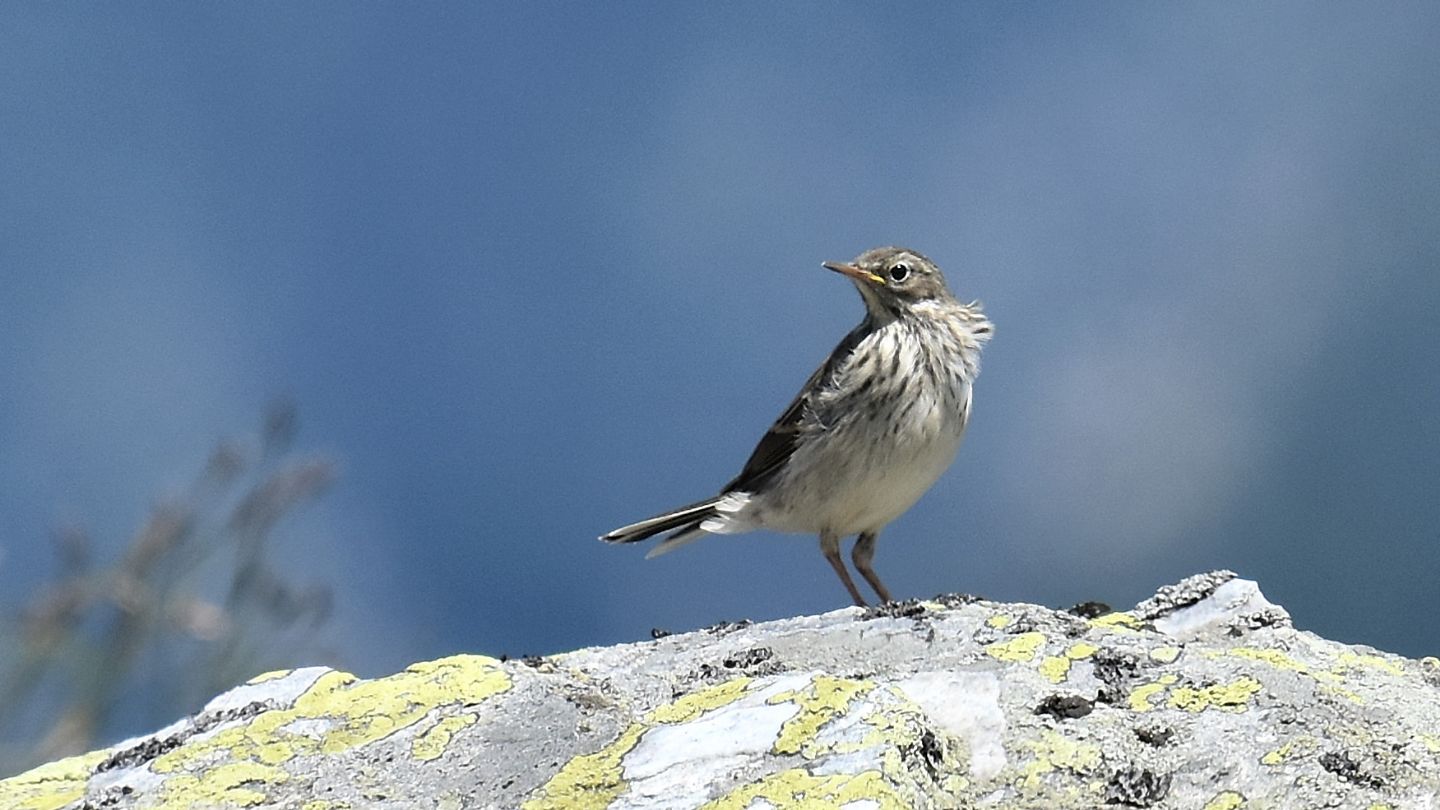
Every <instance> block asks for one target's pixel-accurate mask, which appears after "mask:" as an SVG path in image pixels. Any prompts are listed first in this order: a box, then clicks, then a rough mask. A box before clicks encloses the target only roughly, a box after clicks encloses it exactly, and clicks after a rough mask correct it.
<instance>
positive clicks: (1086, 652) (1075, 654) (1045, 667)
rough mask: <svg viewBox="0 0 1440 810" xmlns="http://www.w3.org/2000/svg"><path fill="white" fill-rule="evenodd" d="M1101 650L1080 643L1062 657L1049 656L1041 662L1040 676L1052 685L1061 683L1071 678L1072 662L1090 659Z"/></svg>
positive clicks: (1072, 646) (1071, 646)
mask: <svg viewBox="0 0 1440 810" xmlns="http://www.w3.org/2000/svg"><path fill="white" fill-rule="evenodd" d="M1099 651H1100V648H1099V647H1097V646H1095V645H1094V644H1087V643H1085V642H1083V641H1082V642H1079V643H1078V644H1071V645H1070V648H1069V649H1068V650H1066V651H1065V654H1064V655H1063V656H1061V655H1047V656H1045V657H1044V658H1042V659H1041V660H1040V667H1039V669H1040V674H1041V675H1043V676H1045V679H1046V680H1048V681H1049V682H1051V683H1060V682H1061V681H1064V680H1065V679H1066V678H1067V677H1069V676H1070V662H1071V661H1079V660H1081V659H1084V658H1089V657H1090V656H1092V655H1094V654H1095V653H1097V652H1099Z"/></svg>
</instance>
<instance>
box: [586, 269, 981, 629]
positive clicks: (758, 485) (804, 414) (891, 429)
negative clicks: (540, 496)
mask: <svg viewBox="0 0 1440 810" xmlns="http://www.w3.org/2000/svg"><path fill="white" fill-rule="evenodd" d="M822 266H823V267H825V268H826V269H829V270H832V271H834V272H836V273H839V274H840V275H842V276H845V277H847V278H848V279H849V280H850V281H851V282H853V283H854V285H855V288H856V289H857V290H858V291H859V293H860V298H861V300H862V301H863V302H864V305H865V317H864V319H863V320H862V321H861V322H860V325H859V326H857V327H855V328H854V329H852V330H851V331H850V332H849V333H848V334H847V335H845V337H844V338H843V339H842V340H841V341H840V343H839V345H837V346H836V347H835V349H834V351H832V352H831V353H830V356H829V357H828V358H826V360H825V362H824V363H823V364H821V366H820V367H819V368H818V369H816V370H815V373H813V374H811V375H810V379H808V380H807V381H806V382H805V385H804V386H803V387H802V388H801V389H800V393H799V394H798V395H797V396H796V397H795V399H794V401H792V402H791V403H790V405H789V407H787V408H786V409H785V411H784V413H782V414H781V415H780V418H779V419H777V420H776V421H775V424H774V425H772V426H771V427H770V429H769V431H767V432H766V433H765V435H764V436H763V437H762V438H761V439H760V442H759V443H758V444H757V445H756V446H755V449H754V451H753V452H752V453H751V454H750V457H749V459H748V460H747V461H746V462H745V466H744V468H743V469H742V470H741V471H740V474H739V475H737V476H736V477H735V478H734V479H733V480H731V481H730V482H729V483H728V484H726V485H725V486H724V487H723V488H722V489H721V490H720V492H719V494H717V495H715V496H713V497H710V498H706V499H704V500H701V501H696V502H695V503H691V504H688V505H685V506H682V507H679V508H677V509H671V510H669V511H666V512H661V513H660V514H658V515H655V516H653V517H649V518H646V519H644V520H641V521H638V522H635V523H631V524H628V525H625V526H621V527H620V528H618V529H615V530H613V531H610V532H607V533H605V534H603V535H601V536H600V539H601V540H603V541H605V542H608V543H633V542H637V541H640V540H645V539H647V538H650V537H653V536H654V535H657V534H660V533H662V532H667V531H669V532H671V534H670V535H669V536H667V537H665V538H664V539H663V540H662V541H661V543H660V544H659V545H657V546H656V547H655V548H653V549H651V550H650V552H649V553H648V554H647V555H646V557H647V558H650V557H655V556H657V555H660V554H664V553H667V552H670V551H673V550H675V549H677V548H679V547H681V546H683V545H685V544H687V543H690V542H693V541H694V540H697V539H699V538H701V537H704V536H706V535H710V534H735V533H740V532H746V531H752V530H756V529H767V530H770V531H776V532H782V533H799V534H815V535H818V536H819V538H820V550H821V552H822V553H823V554H824V556H825V559H826V561H827V562H829V563H830V567H831V568H833V569H834V570H835V573H836V575H837V576H839V578H840V581H841V582H842V583H843V584H844V585H845V588H846V590H847V591H849V594H850V597H851V599H853V600H854V602H855V604H857V605H860V606H862V607H863V606H865V604H866V602H865V598H864V596H862V594H861V592H860V589H859V588H857V587H856V586H855V581H854V580H853V579H852V578H851V576H850V573H849V572H848V571H847V570H846V568H845V563H844V561H843V560H842V559H841V556H840V543H841V541H842V540H843V539H844V538H846V537H848V536H850V535H852V534H853V535H857V538H856V540H855V545H854V547H853V549H852V552H851V560H852V561H853V562H854V564H855V570H856V571H858V572H859V573H860V575H861V576H862V577H864V578H865V581H866V582H868V583H869V584H870V587H871V588H873V589H874V591H875V594H876V596H878V597H879V598H880V601H881V602H884V603H888V602H891V601H892V599H891V594H890V591H889V589H887V588H886V587H885V585H884V583H883V582H881V580H880V577H879V576H878V575H877V574H876V573H875V568H874V565H873V560H874V557H875V545H876V540H877V539H878V538H879V535H880V532H881V530H883V529H884V528H885V526H886V524H888V523H890V522H891V521H893V520H895V518H897V517H899V516H900V515H901V514H903V513H904V512H905V511H907V510H908V509H909V508H910V507H911V506H912V505H914V503H915V502H916V501H917V500H919V498H920V496H921V495H923V494H925V492H926V491H927V490H929V489H930V487H931V486H932V485H933V484H934V483H935V481H936V480H937V479H939V477H940V475H941V473H943V472H944V471H945V470H946V469H947V468H948V467H949V466H950V464H951V462H952V461H953V460H954V458H955V454H956V451H957V450H958V449H959V448H960V443H961V439H962V438H963V437H964V435H965V428H966V426H967V425H968V424H969V421H970V410H971V402H972V393H973V389H974V385H975V379H976V377H977V376H978V375H979V373H980V352H981V349H982V348H983V347H984V346H985V344H986V343H988V342H989V340H990V338H991V336H992V334H993V332H994V327H993V325H992V324H991V322H990V320H989V319H988V318H987V317H986V316H985V312H984V309H983V307H982V305H981V304H980V302H979V301H971V302H969V303H962V302H961V301H959V300H958V299H957V298H956V297H955V296H954V295H953V294H952V293H951V292H950V288H949V286H948V285H947V284H946V283H945V277H944V276H943V275H942V274H941V272H940V268H939V267H938V266H936V264H935V263H934V262H932V261H931V260H930V259H928V258H926V257H925V256H924V255H922V254H920V253H918V252H916V251H914V250H910V249H908V248H902V247H894V246H891V247H879V248H875V249H873V250H868V251H866V252H864V253H861V254H860V255H859V256H857V257H856V258H855V259H854V260H852V261H850V262H824V263H823V264H822Z"/></svg>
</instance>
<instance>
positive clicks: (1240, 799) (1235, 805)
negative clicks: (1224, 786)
mask: <svg viewBox="0 0 1440 810" xmlns="http://www.w3.org/2000/svg"><path fill="white" fill-rule="evenodd" d="M1244 806H1245V797H1244V796H1243V795H1241V794H1239V793H1236V792H1235V791H1233V790H1226V791H1222V792H1220V793H1216V794H1215V797H1214V798H1213V799H1211V800H1210V801H1208V802H1206V803H1205V810H1239V808H1241V807H1244Z"/></svg>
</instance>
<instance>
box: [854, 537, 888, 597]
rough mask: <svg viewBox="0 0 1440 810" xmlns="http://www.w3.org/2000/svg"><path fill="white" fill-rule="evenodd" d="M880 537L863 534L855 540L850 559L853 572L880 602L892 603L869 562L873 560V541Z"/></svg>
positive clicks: (883, 584)
mask: <svg viewBox="0 0 1440 810" xmlns="http://www.w3.org/2000/svg"><path fill="white" fill-rule="evenodd" d="M879 536H880V533H879V532H863V533H861V535H860V536H859V537H858V538H856V539H855V548H854V549H853V550H852V551H851V552H850V559H852V560H854V561H855V570H856V571H859V572H860V576H862V577H865V581H866V582H868V583H870V587H872V588H874V589H875V594H876V595H877V596H879V597H880V601H881V602H891V601H894V600H892V599H891V598H890V590H889V589H888V588H886V587H885V583H883V582H881V581H880V577H879V576H878V575H876V573H875V569H874V568H872V567H871V566H870V561H871V560H873V559H875V540H876V538H878V537H879Z"/></svg>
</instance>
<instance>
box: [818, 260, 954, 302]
mask: <svg viewBox="0 0 1440 810" xmlns="http://www.w3.org/2000/svg"><path fill="white" fill-rule="evenodd" d="M825 267H826V268H828V269H830V270H834V271H835V272H837V273H840V274H841V275H844V276H848V277H849V278H850V280H851V281H853V282H855V287H856V289H858V290H860V297H861V298H863V299H865V307H866V309H868V310H870V311H871V312H872V313H876V314H883V313H888V314H891V315H899V314H900V313H902V312H905V311H908V310H910V309H911V308H913V307H914V306H915V305H916V304H919V303H921V302H924V301H936V300H939V301H952V300H954V296H952V295H951V294H950V288H949V287H947V286H945V276H943V275H941V274H940V268H938V267H936V266H935V263H934V262H932V261H930V260H929V259H927V258H925V256H923V255H921V254H920V253H917V252H915V251H913V250H909V249H907V248H901V247H881V248H875V249H874V250H867V251H865V252H864V253H861V254H860V255H859V256H856V257H855V260H854V261H852V262H850V263H848V264H847V263H843V262H825Z"/></svg>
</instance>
